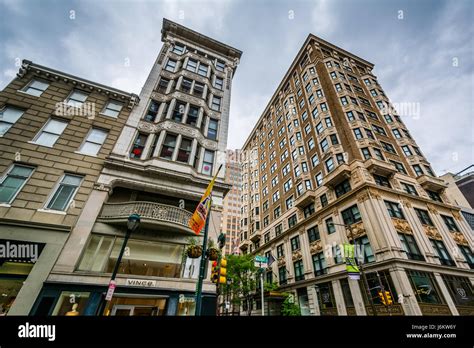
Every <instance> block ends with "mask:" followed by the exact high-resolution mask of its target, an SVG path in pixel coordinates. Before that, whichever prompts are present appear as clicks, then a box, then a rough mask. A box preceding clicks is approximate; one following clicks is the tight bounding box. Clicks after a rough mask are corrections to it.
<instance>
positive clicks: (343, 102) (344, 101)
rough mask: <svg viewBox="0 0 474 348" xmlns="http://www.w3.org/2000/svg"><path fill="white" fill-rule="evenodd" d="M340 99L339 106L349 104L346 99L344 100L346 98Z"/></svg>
mask: <svg viewBox="0 0 474 348" xmlns="http://www.w3.org/2000/svg"><path fill="white" fill-rule="evenodd" d="M340 99H341V104H342V105H347V104H349V102H348V101H347V98H346V97H341V98H340Z"/></svg>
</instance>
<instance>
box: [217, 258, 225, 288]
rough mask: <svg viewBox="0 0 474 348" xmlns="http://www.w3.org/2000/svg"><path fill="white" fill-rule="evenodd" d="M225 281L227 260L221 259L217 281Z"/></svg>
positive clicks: (222, 282)
mask: <svg viewBox="0 0 474 348" xmlns="http://www.w3.org/2000/svg"><path fill="white" fill-rule="evenodd" d="M226 282H227V260H226V259H224V258H222V259H221V268H220V272H219V283H221V284H225V283H226Z"/></svg>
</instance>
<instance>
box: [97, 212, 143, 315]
mask: <svg viewBox="0 0 474 348" xmlns="http://www.w3.org/2000/svg"><path fill="white" fill-rule="evenodd" d="M138 226H140V215H139V214H137V213H136V212H135V213H133V214H131V215H130V216H129V217H128V221H127V233H126V234H125V239H124V240H123V244H122V248H121V249H120V253H119V255H118V257H117V261H116V262H115V266H114V270H113V272H112V277H111V278H110V282H109V290H108V292H107V296H106V297H105V299H104V301H102V304H101V306H100V310H99V313H101V314H103V312H104V309H105V307H106V303H107V302H108V301H110V300H111V299H112V296H113V292H114V290H115V284H116V283H115V277H116V276H117V272H118V269H119V267H120V263H121V262H122V257H123V254H124V252H125V248H126V246H127V242H128V240H129V239H130V235H131V234H132V232H135V231H136V230H137V229H138Z"/></svg>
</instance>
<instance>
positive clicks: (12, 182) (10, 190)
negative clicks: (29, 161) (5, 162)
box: [0, 164, 34, 203]
mask: <svg viewBox="0 0 474 348" xmlns="http://www.w3.org/2000/svg"><path fill="white" fill-rule="evenodd" d="M33 170H34V168H32V167H27V166H23V165H19V164H15V165H14V166H13V167H12V168H11V169H10V170H9V171H8V173H7V174H6V175H5V176H4V177H3V178H2V179H1V183H0V203H10V202H12V201H13V200H14V199H15V197H16V195H17V194H18V192H20V190H21V189H22V188H23V186H24V185H25V183H26V181H27V180H28V179H29V178H30V176H31V174H32V173H33Z"/></svg>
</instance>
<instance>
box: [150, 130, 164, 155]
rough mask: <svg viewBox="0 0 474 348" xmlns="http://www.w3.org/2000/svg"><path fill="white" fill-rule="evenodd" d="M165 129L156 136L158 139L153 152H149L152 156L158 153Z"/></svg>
mask: <svg viewBox="0 0 474 348" xmlns="http://www.w3.org/2000/svg"><path fill="white" fill-rule="evenodd" d="M165 134H166V131H161V132H160V134H159V135H157V136H158V141H157V142H156V147H155V151H154V153H152V154H151V156H152V157H158V155H159V153H160V149H161V146H162V145H163V141H164V140H165Z"/></svg>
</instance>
